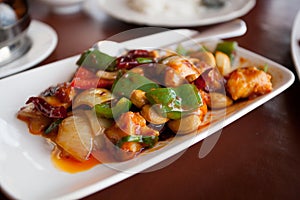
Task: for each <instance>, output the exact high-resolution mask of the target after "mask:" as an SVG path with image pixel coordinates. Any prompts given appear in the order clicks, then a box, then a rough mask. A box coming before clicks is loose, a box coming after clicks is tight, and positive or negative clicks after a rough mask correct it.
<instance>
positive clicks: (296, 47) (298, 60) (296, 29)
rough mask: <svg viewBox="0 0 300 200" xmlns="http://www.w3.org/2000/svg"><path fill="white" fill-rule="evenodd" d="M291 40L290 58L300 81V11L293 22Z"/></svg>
mask: <svg viewBox="0 0 300 200" xmlns="http://www.w3.org/2000/svg"><path fill="white" fill-rule="evenodd" d="M291 38H292V41H291V49H292V56H293V60H294V64H295V68H296V71H297V74H298V78H299V80H300V10H299V11H298V14H297V15H296V18H295V20H294V24H293V29H292V36H291Z"/></svg>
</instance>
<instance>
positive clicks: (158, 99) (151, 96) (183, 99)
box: [146, 84, 203, 119]
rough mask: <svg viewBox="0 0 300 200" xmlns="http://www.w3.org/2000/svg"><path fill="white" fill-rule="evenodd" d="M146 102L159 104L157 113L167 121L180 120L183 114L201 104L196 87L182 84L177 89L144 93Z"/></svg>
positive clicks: (158, 89)
mask: <svg viewBox="0 0 300 200" xmlns="http://www.w3.org/2000/svg"><path fill="white" fill-rule="evenodd" d="M146 97H147V99H148V101H149V102H150V103H151V104H152V105H153V104H159V105H161V106H157V107H156V108H160V110H158V111H157V112H159V113H161V114H162V115H166V116H167V117H168V118H169V119H180V118H181V116H182V115H183V114H186V113H189V112H190V111H192V110H195V109H196V108H198V107H200V106H201V105H202V104H203V102H202V98H201V95H200V94H199V92H198V90H197V88H196V86H194V85H192V84H183V85H181V86H179V87H177V88H156V89H152V90H150V91H149V92H147V93H146Z"/></svg>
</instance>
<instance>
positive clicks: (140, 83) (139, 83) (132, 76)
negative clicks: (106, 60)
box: [112, 71, 159, 98]
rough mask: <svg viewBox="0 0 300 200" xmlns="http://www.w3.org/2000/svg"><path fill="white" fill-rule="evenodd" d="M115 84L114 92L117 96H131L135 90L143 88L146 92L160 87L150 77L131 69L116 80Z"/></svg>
mask: <svg viewBox="0 0 300 200" xmlns="http://www.w3.org/2000/svg"><path fill="white" fill-rule="evenodd" d="M116 81H117V82H116V83H115V84H114V85H113V89H112V92H113V94H114V95H117V96H125V97H127V98H130V96H131V93H132V92H133V90H137V89H139V90H143V91H145V92H147V91H150V90H151V89H153V88H158V87H159V85H158V84H156V83H155V82H153V81H151V80H150V79H148V78H146V77H144V76H142V75H140V74H138V73H134V72H131V71H128V72H127V73H125V74H124V75H123V76H122V77H121V78H119V79H118V80H116Z"/></svg>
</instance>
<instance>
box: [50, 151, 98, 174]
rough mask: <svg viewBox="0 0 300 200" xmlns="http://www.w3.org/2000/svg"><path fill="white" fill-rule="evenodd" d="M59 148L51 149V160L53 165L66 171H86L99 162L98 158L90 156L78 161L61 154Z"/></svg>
mask: <svg viewBox="0 0 300 200" xmlns="http://www.w3.org/2000/svg"><path fill="white" fill-rule="evenodd" d="M60 154H61V152H60V151H59V150H53V151H52V154H51V160H52V162H53V164H54V166H55V167H56V168H58V169H60V170H62V171H64V172H68V173H72V174H73V173H78V172H83V171H87V170H89V169H91V168H93V167H95V166H96V165H98V164H101V162H100V161H99V160H97V159H96V158H94V157H93V156H90V157H89V159H88V160H87V161H85V162H80V161H78V160H76V159H74V158H72V157H71V156H61V155H60Z"/></svg>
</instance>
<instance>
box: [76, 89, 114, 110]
mask: <svg viewBox="0 0 300 200" xmlns="http://www.w3.org/2000/svg"><path fill="white" fill-rule="evenodd" d="M111 99H112V94H111V92H110V91H109V90H107V89H104V88H91V89H88V90H85V91H83V92H82V93H80V94H79V95H78V96H77V97H76V98H75V100H74V102H73V108H76V107H78V106H80V105H88V106H90V107H94V106H95V105H96V104H101V103H103V102H106V101H109V100H111Z"/></svg>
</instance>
